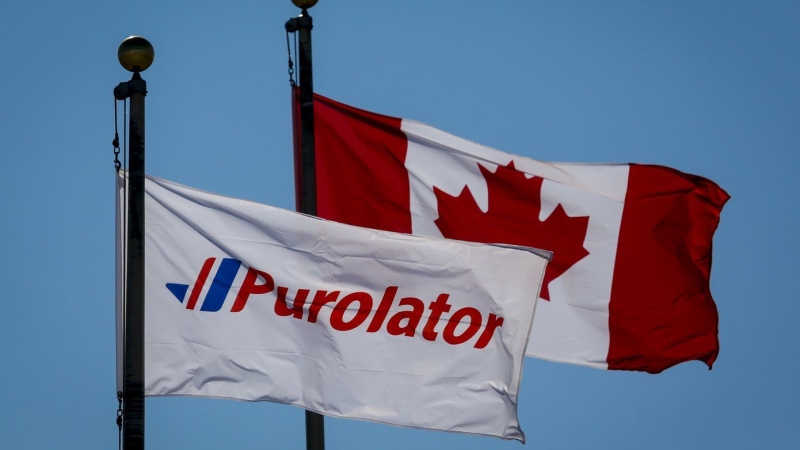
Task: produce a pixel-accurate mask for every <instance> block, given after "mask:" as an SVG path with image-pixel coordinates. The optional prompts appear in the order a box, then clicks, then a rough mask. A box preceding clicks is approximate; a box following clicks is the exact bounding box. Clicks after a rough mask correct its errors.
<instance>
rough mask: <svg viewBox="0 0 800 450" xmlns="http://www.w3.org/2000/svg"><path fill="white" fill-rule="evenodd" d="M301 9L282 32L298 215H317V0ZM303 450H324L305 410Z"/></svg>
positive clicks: (303, 1)
mask: <svg viewBox="0 0 800 450" xmlns="http://www.w3.org/2000/svg"><path fill="white" fill-rule="evenodd" d="M292 3H294V5H295V6H297V7H298V8H301V9H302V12H301V13H300V15H299V16H297V17H294V18H292V19H289V21H288V22H286V30H287V31H289V32H297V33H298V43H299V49H298V55H297V59H298V63H299V65H300V67H299V69H300V74H299V75H300V122H301V130H300V136H301V147H300V196H299V198H300V202H299V203H300V204H299V207H300V212H302V213H304V214H308V215H312V216H316V215H317V179H316V161H315V154H314V153H315V152H314V76H313V68H312V64H311V29H312V28H314V25H313V21H312V19H311V16H310V15H309V14H308V8H311V7H313V6H314V5H316V4H317V0H292ZM306 449H307V450H325V418H324V416H322V414H318V413H315V412H313V411H308V410H306Z"/></svg>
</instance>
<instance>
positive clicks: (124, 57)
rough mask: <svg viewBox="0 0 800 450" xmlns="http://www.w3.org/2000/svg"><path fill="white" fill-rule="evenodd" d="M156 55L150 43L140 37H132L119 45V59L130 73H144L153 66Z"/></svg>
mask: <svg viewBox="0 0 800 450" xmlns="http://www.w3.org/2000/svg"><path fill="white" fill-rule="evenodd" d="M155 56H156V53H155V51H154V50H153V46H152V45H151V44H150V42H149V41H148V40H147V39H145V38H143V37H140V36H130V37H128V38H127V39H125V40H124V41H122V44H119V50H117V58H119V63H120V64H122V67H124V68H125V70H127V71H129V72H144V71H145V70H147V68H148V67H150V64H153V58H155Z"/></svg>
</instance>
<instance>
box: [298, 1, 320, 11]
mask: <svg viewBox="0 0 800 450" xmlns="http://www.w3.org/2000/svg"><path fill="white" fill-rule="evenodd" d="M292 3H294V6H297V7H298V8H302V9H308V8H311V7H312V6H314V5H316V4H317V0H292Z"/></svg>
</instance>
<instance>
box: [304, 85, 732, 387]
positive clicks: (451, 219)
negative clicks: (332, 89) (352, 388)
mask: <svg viewBox="0 0 800 450" xmlns="http://www.w3.org/2000/svg"><path fill="white" fill-rule="evenodd" d="M294 111H295V119H296V120H295V125H296V130H297V125H298V124H299V109H298V106H297V103H296V102H295V107H294ZM314 118H315V122H314V127H315V140H316V171H317V172H316V189H317V214H318V215H319V216H320V217H323V218H325V219H329V220H334V221H338V222H344V223H348V224H352V225H358V226H362V227H369V228H376V229H382V230H389V231H395V232H401V233H410V234H416V235H424V236H436V237H439V236H441V237H446V238H452V239H459V240H466V241H476V242H486V243H506V244H514V245H524V246H530V247H536V248H542V249H545V250H550V251H552V252H553V260H552V262H551V263H550V264H549V265H548V267H547V270H546V273H545V278H544V284H543V286H542V290H541V296H540V297H541V299H542V300H544V301H540V302H539V306H538V307H537V311H536V316H535V318H534V324H533V327H532V329H531V336H530V342H529V345H528V348H527V355H528V356H532V357H535V358H541V359H545V360H551V361H558V362H567V363H574V364H580V365H586V366H592V367H597V368H604V369H623V370H639V371H646V372H650V373H659V372H661V371H663V370H665V369H667V368H669V367H671V366H673V365H675V364H678V363H681V362H684V361H690V360H700V361H703V362H705V363H706V364H707V365H708V366H709V368H711V366H712V364H713V362H714V360H715V359H716V357H717V354H718V352H719V341H718V338H717V322H718V316H717V309H716V306H715V304H714V300H713V298H712V297H711V292H710V289H709V277H710V270H711V255H712V252H711V243H712V237H713V235H714V231H715V230H716V228H717V225H718V223H719V217H720V211H721V210H722V207H723V205H724V204H725V202H726V201H727V200H728V199H729V196H728V194H727V193H726V192H725V191H724V190H723V189H721V188H720V187H719V186H717V185H716V184H715V183H714V182H712V181H710V180H708V179H705V178H702V177H699V176H695V175H689V174H685V173H682V172H679V171H677V170H674V169H670V168H667V167H663V166H656V165H643V164H568V163H548V162H542V161H537V160H534V159H530V158H525V157H521V156H516V155H511V154H508V153H504V152H501V151H498V150H495V149H492V148H489V147H485V146H482V145H479V144H476V143H474V142H470V141H467V140H465V139H461V138H459V137H457V136H453V135H451V134H448V133H445V132H443V131H440V130H437V129H436V128H433V127H431V126H428V125H425V124H422V123H419V122H415V121H412V120H407V119H400V118H394V117H389V116H385V115H381V114H376V113H372V112H368V111H364V110H361V109H357V108H354V107H351V106H348V105H345V104H342V103H338V102H336V101H333V100H331V99H328V98H325V97H323V96H319V95H316V96H315V100H314ZM295 136H296V139H295V145H296V148H299V134H298V133H295ZM299 158H300V156H299V152H296V162H298V161H299ZM297 181H298V186H299V183H300V179H299V176H298V177H297Z"/></svg>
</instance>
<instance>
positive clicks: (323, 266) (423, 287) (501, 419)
mask: <svg viewBox="0 0 800 450" xmlns="http://www.w3.org/2000/svg"><path fill="white" fill-rule="evenodd" d="M122 184H123V183H122V182H120V185H122ZM123 191H124V190H123V189H120V192H123ZM145 193H146V194H145V195H146V200H145V211H146V218H145V258H146V259H145V260H146V267H145V285H146V287H145V308H146V313H145V367H146V369H145V394H146V395H148V396H164V395H183V396H198V397H217V398H234V399H240V400H250V401H261V400H263V401H272V402H278V403H286V404H292V405H297V406H300V407H303V408H305V409H308V410H311V411H316V412H319V413H322V414H326V415H330V416H336V417H345V418H354V419H363V420H370V421H376V422H383V423H388V424H393V425H401V426H408V427H415V428H427V429H437V430H447V431H455V432H463V433H473V434H482V435H490V436H497V437H501V438H504V439H516V440H520V441H524V435H523V433H522V430H521V429H520V425H519V422H518V420H517V395H518V391H519V383H520V378H521V375H522V362H523V356H524V354H525V348H526V345H527V339H528V336H529V332H530V327H531V323H532V320H533V312H534V306H535V302H536V298H537V297H538V294H539V289H540V286H541V280H542V277H543V274H544V269H545V265H546V257H547V256H546V255H543V254H542V253H537V252H536V251H534V250H532V249H527V248H519V247H506V246H491V245H484V244H475V243H466V242H460V241H452V240H445V239H440V238H423V237H416V236H409V235H404V234H397V233H390V232H384V231H377V230H371V229H366V228H358V227H353V226H349V225H343V224H339V223H335V222H329V221H324V220H321V219H317V218H313V217H309V216H305V215H302V214H298V213H294V212H290V211H286V210H282V209H278V208H273V207H270V206H266V205H262V204H258V203H253V202H249V201H245V200H237V199H233V198H228V197H223V196H219V195H214V194H209V193H206V192H201V191H198V190H195V189H191V188H188V187H184V186H180V185H177V184H175V183H171V182H169V181H165V180H161V179H158V178H154V177H147V179H146V183H145ZM120 197H121V195H120V196H118V198H120ZM118 292H119V290H118Z"/></svg>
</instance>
